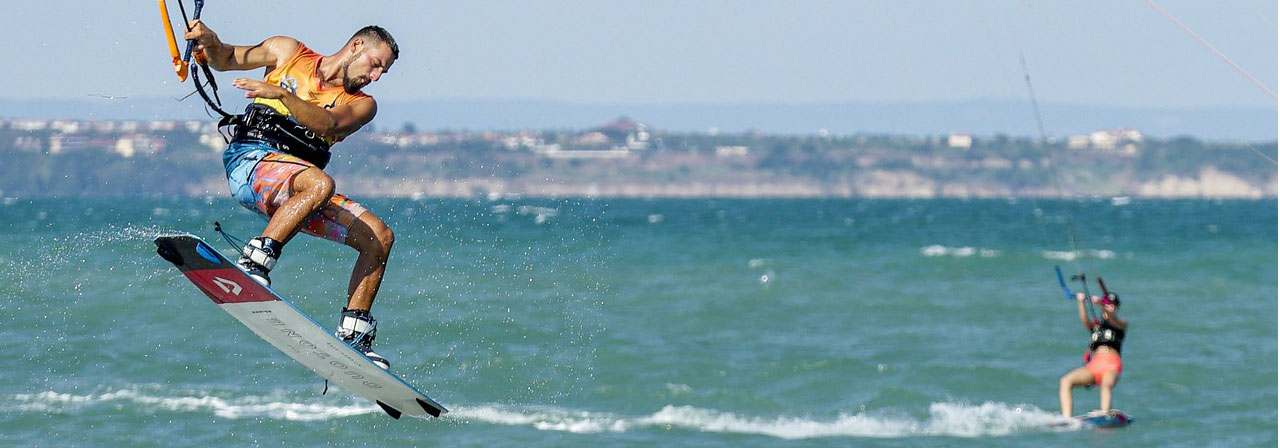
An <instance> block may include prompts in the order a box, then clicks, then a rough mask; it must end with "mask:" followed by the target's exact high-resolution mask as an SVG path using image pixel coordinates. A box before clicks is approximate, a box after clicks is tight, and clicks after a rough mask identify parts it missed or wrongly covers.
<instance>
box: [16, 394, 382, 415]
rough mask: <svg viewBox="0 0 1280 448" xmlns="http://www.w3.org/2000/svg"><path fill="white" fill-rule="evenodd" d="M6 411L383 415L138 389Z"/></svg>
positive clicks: (38, 397) (52, 398)
mask: <svg viewBox="0 0 1280 448" xmlns="http://www.w3.org/2000/svg"><path fill="white" fill-rule="evenodd" d="M8 398H9V401H10V402H9V403H5V405H4V406H3V408H7V409H9V410H14V411H19V412H41V413H70V412H77V411H80V410H82V409H85V408H92V407H94V406H97V405H101V404H118V403H120V402H124V403H131V404H134V405H137V406H138V407H139V408H145V409H149V410H166V411H175V412H211V413H213V414H214V415H217V416H219V417H224V418H232V419H238V418H255V417H266V418H273V419H281V420H297V421H322V420H330V419H333V418H340V417H349V416H352V415H361V414H369V413H381V412H382V410H381V409H378V407H377V406H375V405H373V404H369V405H363V404H355V403H353V402H346V403H339V402H336V401H331V400H326V402H324V403H298V402H291V401H289V400H287V399H285V398H283V397H280V396H247V397H234V398H224V397H216V396H209V395H190V396H165V395H162V394H155V393H147V392H143V391H139V390H135V389H123V390H116V391H109V392H103V393H96V394H85V395H76V394H68V393H60V392H54V391H47V392H40V393H35V394H15V395H10V396H9V397H8Z"/></svg>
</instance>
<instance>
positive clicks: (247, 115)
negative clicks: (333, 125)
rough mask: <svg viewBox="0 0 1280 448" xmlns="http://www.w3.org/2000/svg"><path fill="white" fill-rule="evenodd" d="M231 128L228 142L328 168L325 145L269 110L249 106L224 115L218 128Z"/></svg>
mask: <svg viewBox="0 0 1280 448" xmlns="http://www.w3.org/2000/svg"><path fill="white" fill-rule="evenodd" d="M223 126H232V131H231V135H232V137H231V142H232V143H235V142H243V141H257V142H262V143H265V144H267V145H268V146H270V147H272V148H274V149H276V150H277V151H280V152H283V153H285V154H289V155H291V156H294V157H297V158H299V159H302V160H306V161H307V162H310V163H311V164H312V165H315V166H316V167H318V168H320V169H324V167H325V165H328V164H329V158H330V156H331V154H330V153H329V142H327V141H325V140H324V139H323V138H320V135H318V134H316V133H315V132H312V131H311V130H310V129H307V127H306V126H303V125H301V124H298V122H296V121H293V120H292V119H290V118H289V117H288V116H285V115H282V114H280V113H279V112H276V110H275V109H272V108H271V107H269V106H265V105H262V104H250V105H249V106H248V107H246V108H245V109H244V113H243V114H240V115H228V116H225V117H223V118H222V120H219V121H218V127H219V128H221V127H223Z"/></svg>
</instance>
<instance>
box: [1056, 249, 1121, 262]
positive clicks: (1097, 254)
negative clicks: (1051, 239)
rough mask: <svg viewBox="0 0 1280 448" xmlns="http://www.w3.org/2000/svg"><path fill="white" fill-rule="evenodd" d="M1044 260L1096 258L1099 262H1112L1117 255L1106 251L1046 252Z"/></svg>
mask: <svg viewBox="0 0 1280 448" xmlns="http://www.w3.org/2000/svg"><path fill="white" fill-rule="evenodd" d="M1043 254H1044V258H1046V259H1049V260H1062V261H1074V260H1078V259H1082V258H1086V257H1087V258H1096V259H1099V260H1110V259H1112V258H1115V257H1116V253H1115V252H1112V251H1109V250H1105V249H1094V250H1071V251H1058V250H1046V251H1044V252H1043Z"/></svg>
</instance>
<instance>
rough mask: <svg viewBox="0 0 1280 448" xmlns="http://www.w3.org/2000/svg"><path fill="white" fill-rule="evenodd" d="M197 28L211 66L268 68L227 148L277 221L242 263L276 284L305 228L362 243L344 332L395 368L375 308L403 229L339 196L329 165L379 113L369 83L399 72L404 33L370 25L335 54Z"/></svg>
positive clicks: (238, 192)
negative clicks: (333, 151) (288, 250)
mask: <svg viewBox="0 0 1280 448" xmlns="http://www.w3.org/2000/svg"><path fill="white" fill-rule="evenodd" d="M189 25H190V26H189V27H188V29H189V31H187V33H186V35H185V36H184V37H185V38H186V39H194V40H196V41H197V42H198V43H199V46H198V49H200V50H203V51H204V53H205V54H206V55H207V57H208V65H209V67H211V68H213V69H215V70H219V71H227V70H252V69H256V68H265V74H266V76H265V77H264V78H263V80H261V81H258V80H254V79H248V78H240V79H236V80H235V81H234V82H233V84H232V85H234V86H236V87H237V88H239V89H242V90H244V91H245V97H247V98H252V99H253V102H252V103H251V104H250V105H249V106H248V107H247V108H246V109H245V113H244V114H243V115H237V116H234V117H233V118H234V119H233V120H232V121H231V122H230V123H229V124H231V125H233V126H234V128H233V129H234V131H233V133H234V137H233V138H232V140H231V144H230V146H229V147H228V148H227V149H226V151H225V152H223V154H222V160H223V164H224V165H225V167H226V170H227V182H228V183H229V184H230V187H231V194H232V196H234V197H235V198H236V200H238V201H239V202H240V204H241V205H243V206H245V207H246V208H248V209H250V210H253V211H256V212H258V213H259V214H260V215H262V216H263V217H264V218H265V219H267V227H266V229H264V230H263V231H262V235H261V236H259V237H257V238H253V239H252V240H250V241H249V243H248V244H247V245H245V247H244V249H243V251H242V253H241V257H240V259H239V261H238V264H239V265H240V266H241V267H243V268H244V269H245V270H246V271H248V272H249V274H250V275H251V276H253V277H254V279H256V280H258V281H259V282H261V283H262V284H264V285H268V286H269V285H270V283H271V280H270V278H269V277H268V273H269V272H270V271H271V269H272V268H273V267H275V265H276V260H277V259H279V257H280V254H281V250H282V249H283V248H284V245H285V244H286V243H288V242H289V240H290V239H292V238H293V236H294V235H296V234H297V233H298V232H299V231H302V232H303V233H307V234H310V235H314V236H318V237H321V238H324V239H327V240H331V241H335V242H338V243H342V244H345V245H347V246H351V247H352V248H355V249H356V250H357V251H358V252H359V256H358V258H357V259H356V264H355V269H354V271H353V272H352V273H351V281H350V283H349V284H348V286H347V297H346V306H345V307H343V309H342V312H341V315H340V317H339V323H338V330H337V332H336V334H337V335H338V337H340V338H342V339H343V340H344V341H346V342H347V343H348V344H350V345H351V346H352V347H355V348H356V349H357V350H360V351H361V352H363V353H364V354H365V355H367V356H368V357H369V359H371V360H372V361H374V363H376V364H378V365H380V366H381V367H382V368H384V369H385V368H388V367H389V366H390V363H389V362H388V361H387V359H386V358H384V357H382V356H379V355H378V354H377V353H374V352H373V350H372V344H373V340H374V336H375V335H376V329H377V326H376V321H375V320H374V319H373V316H372V315H371V314H370V313H369V308H370V307H371V306H372V305H373V299H374V296H375V295H377V293H378V287H379V286H380V285H381V284H382V276H383V273H384V272H385V270H386V263H387V257H388V256H389V255H390V252H391V245H392V243H393V242H394V241H395V236H394V235H393V233H392V232H391V229H390V228H388V227H387V225H386V224H385V223H383V222H382V220H381V219H379V218H378V217H377V216H374V214H373V213H370V212H369V211H367V210H365V208H364V207H362V206H361V205H360V204H358V203H356V202H355V201H352V200H351V199H348V198H347V197H346V196H343V195H341V194H335V193H334V182H333V178H331V177H329V175H328V174H326V173H325V172H324V171H323V169H324V166H325V165H326V164H327V163H328V162H329V147H330V145H332V144H334V143H336V142H340V141H342V139H343V138H344V137H346V136H348V135H351V134H352V133H355V132H356V131H357V130H359V129H360V128H361V127H362V126H364V125H365V124H367V123H369V121H370V120H372V119H373V116H374V115H375V114H376V113H377V111H378V106H377V103H376V102H375V101H374V100H373V97H371V96H369V95H367V94H365V93H364V92H362V91H361V88H363V87H364V86H366V85H368V84H369V83H371V82H374V81H377V80H378V79H379V78H381V77H382V75H383V74H385V73H387V71H388V70H390V69H391V64H393V63H394V62H395V61H396V59H397V58H398V57H399V55H400V50H399V47H397V46H396V41H395V39H393V38H392V37H391V34H389V33H388V32H387V30H385V29H383V28H381V27H378V26H367V27H364V28H361V29H360V30H359V31H357V32H356V33H355V34H354V35H352V36H351V38H350V39H349V40H347V43H346V44H345V45H343V46H342V48H341V49H339V50H338V51H337V52H335V53H333V54H330V55H328V56H325V55H321V54H319V53H316V52H315V51H312V50H311V49H310V48H307V46H306V45H303V44H302V43H301V42H298V41H297V40H295V39H293V38H290V37H286V36H275V37H270V38H267V39H266V40H264V41H262V42H261V43H259V44H257V45H250V46H241V45H229V44H226V43H223V42H222V41H221V40H220V39H219V38H218V35H217V34H216V33H214V32H213V30H211V29H209V27H208V26H206V25H205V24H204V23H202V22H201V21H200V20H192V21H191V22H190V24H189Z"/></svg>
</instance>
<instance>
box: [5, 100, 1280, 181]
mask: <svg viewBox="0 0 1280 448" xmlns="http://www.w3.org/2000/svg"><path fill="white" fill-rule="evenodd" d="M224 147H225V143H224V141H223V139H222V136H221V135H220V134H219V133H218V131H217V129H216V126H215V125H214V124H213V123H211V122H208V121H174V120H158V121H138V120H120V121H111V120H84V121H77V120H33V119H21V120H0V154H2V155H3V156H4V157H5V158H6V160H7V161H8V163H6V164H0V196H3V197H23V198H29V197H68V196H75V197H78V196H136V195H145V196H223V195H226V194H227V186H226V181H225V177H224V172H223V167H222V162H221V151H222V149H223V148H224ZM1275 158H1276V142H1275V140H1272V141H1269V142H1261V143H1259V142H1255V143H1249V142H1225V143H1224V142H1206V141H1200V140H1197V139H1193V138H1189V137H1180V138H1171V139H1159V138H1150V137H1147V136H1145V135H1143V134H1142V133H1141V132H1140V131H1138V130H1137V129H1132V128H1120V129H1102V130H1095V131H1093V132H1090V133H1088V134H1079V135H1069V136H1065V137H1063V138H1051V139H1047V140H1040V139H1032V138H1014V137H1009V136H1004V135H995V136H977V135H971V134H968V133H949V134H942V135H932V136H913V135H879V134H854V135H840V134H833V133H829V132H821V133H818V134H813V135H777V134H765V133H758V132H748V133H718V132H717V133H679V132H671V131H666V130H662V129H654V128H652V127H650V126H649V125H647V124H644V123H641V122H637V121H634V120H631V119H628V118H625V117H623V118H619V119H616V120H614V121H612V122H608V123H605V124H603V125H599V126H596V127H594V128H590V129H584V130H542V131H514V132H468V131H436V132H420V131H418V130H416V129H414V128H413V126H411V125H409V124H406V125H405V126H404V127H403V128H402V129H400V130H398V131H389V130H379V131H362V132H360V133H357V134H355V135H352V136H350V137H349V138H347V139H346V140H345V141H344V142H342V143H340V144H338V145H337V146H336V147H335V149H334V156H333V161H332V162H331V163H330V165H329V167H328V168H326V172H328V173H330V174H331V175H332V176H333V177H334V178H335V180H336V181H337V185H338V190H339V191H340V192H343V193H346V194H349V195H352V196H356V197H414V198H424V197H450V198H463V197H465V198H474V197H509V196H523V197H599V198H607V197H619V198H706V197H720V198H827V197H830V198H853V197H858V198H1007V197H1080V196H1086V197H1136V198H1240V199H1258V198H1275V197H1277V170H1276V164H1275Z"/></svg>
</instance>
